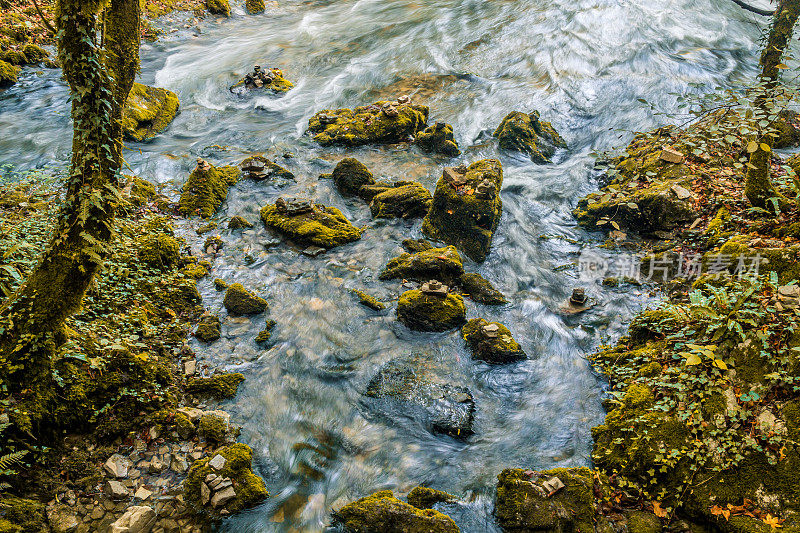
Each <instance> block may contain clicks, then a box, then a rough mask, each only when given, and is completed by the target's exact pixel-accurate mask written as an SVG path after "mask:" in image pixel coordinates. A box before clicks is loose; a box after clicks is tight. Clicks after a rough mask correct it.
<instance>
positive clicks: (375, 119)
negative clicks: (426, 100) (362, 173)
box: [308, 101, 428, 146]
mask: <svg viewBox="0 0 800 533" xmlns="http://www.w3.org/2000/svg"><path fill="white" fill-rule="evenodd" d="M386 103H390V102H384V101H380V102H375V103H374V104H372V105H368V106H361V107H356V108H355V109H325V110H323V111H319V112H318V113H316V114H315V115H314V116H313V117H311V118H310V119H309V121H308V130H309V131H310V132H311V133H313V134H314V137H313V138H314V140H315V141H316V142H318V143H319V144H321V145H322V146H330V145H343V146H360V145H364V144H388V143H398V142H403V141H408V140H411V139H413V138H414V136H415V135H416V134H417V132H418V131H421V130H422V129H424V128H425V124H426V122H427V121H428V107H427V106H422V105H413V104H397V105H396V110H397V116H396V117H390V116H388V115H387V114H386V113H384V112H383V111H382V110H381V109H382V106H383V105H384V104H386Z"/></svg>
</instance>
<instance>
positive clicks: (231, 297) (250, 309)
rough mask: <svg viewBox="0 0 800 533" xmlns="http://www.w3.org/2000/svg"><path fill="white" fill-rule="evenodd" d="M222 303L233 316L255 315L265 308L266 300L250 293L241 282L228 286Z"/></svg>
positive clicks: (266, 305)
mask: <svg viewBox="0 0 800 533" xmlns="http://www.w3.org/2000/svg"><path fill="white" fill-rule="evenodd" d="M222 305H224V306H225V309H227V310H228V314H230V315H233V316H242V315H257V314H259V313H263V312H264V311H266V310H267V307H268V304H267V301H266V300H265V299H263V298H261V297H259V296H256V295H255V294H253V293H251V292H250V291H248V290H247V289H245V288H244V286H243V285H242V284H241V283H234V284H232V285H230V286H228V290H227V291H226V292H225V299H224V300H223V301H222Z"/></svg>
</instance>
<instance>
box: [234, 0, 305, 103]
mask: <svg viewBox="0 0 800 533" xmlns="http://www.w3.org/2000/svg"><path fill="white" fill-rule="evenodd" d="M251 2H255V3H258V2H260V3H261V6H260V7H261V11H264V0H248V4H247V7H248V9H249V8H250V3H251ZM254 7H256V6H254ZM292 87H294V84H293V83H292V82H290V81H289V80H287V79H286V78H284V77H283V71H282V70H281V69H279V68H271V69H269V70H264V69H262V68H261V66H260V65H256V66H255V67H253V72H249V73H248V74H247V75H246V76H245V77H244V78H242V79H241V80H239V81H238V82H236V83H235V84H234V85H232V86H231V88H230V90H231V92H232V93H235V94H239V95H243V94H245V93H247V91H257V90H264V91H272V92H273V93H276V94H277V93H285V92H286V91H288V90H289V89H291V88H292Z"/></svg>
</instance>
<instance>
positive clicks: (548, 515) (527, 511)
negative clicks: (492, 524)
mask: <svg viewBox="0 0 800 533" xmlns="http://www.w3.org/2000/svg"><path fill="white" fill-rule="evenodd" d="M594 490H595V473H594V472H593V471H592V470H589V469H588V468H572V469H563V468H557V469H554V470H547V471H544V472H534V471H533V470H521V469H508V470H503V471H502V472H501V473H500V475H498V476H497V500H496V502H495V516H496V517H497V522H498V523H499V524H500V526H501V527H502V528H503V531H508V532H520V533H522V532H533V531H553V532H556V531H573V532H575V533H579V532H580V533H593V532H594V531H595V528H594V520H595V518H596V517H597V515H598V513H597V508H596V501H595V494H594Z"/></svg>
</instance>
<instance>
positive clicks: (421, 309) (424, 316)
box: [397, 289, 467, 331]
mask: <svg viewBox="0 0 800 533" xmlns="http://www.w3.org/2000/svg"><path fill="white" fill-rule="evenodd" d="M397 319H398V320H399V321H400V322H402V323H403V324H405V325H406V327H408V328H409V329H413V330H417V331H447V330H449V329H453V328H457V327H459V326H460V325H462V324H463V323H464V322H466V321H467V308H466V307H465V306H464V298H462V297H461V296H460V295H458V294H447V295H446V296H439V295H434V294H426V293H424V292H422V291H421V290H418V289H414V290H410V291H406V292H404V293H403V294H402V295H400V299H399V300H398V301H397Z"/></svg>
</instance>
